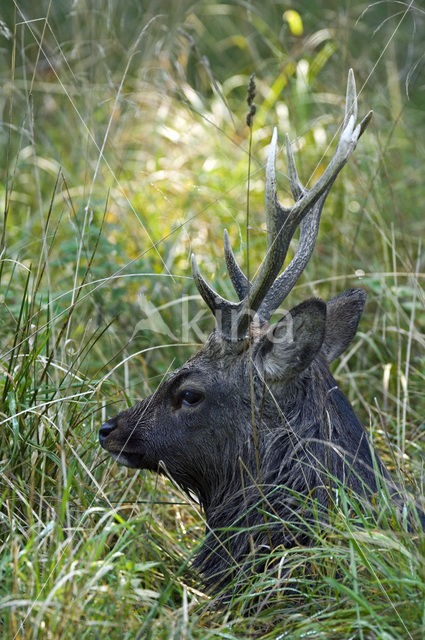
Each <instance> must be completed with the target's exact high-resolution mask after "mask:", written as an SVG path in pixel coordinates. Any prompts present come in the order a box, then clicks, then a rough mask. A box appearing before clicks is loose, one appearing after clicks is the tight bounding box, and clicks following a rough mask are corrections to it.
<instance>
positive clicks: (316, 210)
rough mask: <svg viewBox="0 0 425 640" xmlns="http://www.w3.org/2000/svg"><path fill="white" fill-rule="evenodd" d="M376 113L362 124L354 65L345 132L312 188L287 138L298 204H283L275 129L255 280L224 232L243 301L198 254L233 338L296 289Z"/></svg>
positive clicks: (223, 325) (208, 295) (209, 296)
mask: <svg viewBox="0 0 425 640" xmlns="http://www.w3.org/2000/svg"><path fill="white" fill-rule="evenodd" d="M371 117H372V111H369V113H368V114H367V115H366V116H365V117H364V118H363V120H362V121H361V122H360V123H359V124H358V125H357V126H356V119H357V93H356V84H355V80H354V74H353V71H352V69H350V71H349V73H348V82H347V96H346V103H345V117H344V123H343V126H342V132H341V136H340V138H339V141H338V144H337V148H336V150H335V153H334V155H333V157H332V159H331V161H330V162H329V164H328V166H327V167H326V169H325V171H324V172H323V174H322V175H321V176H320V178H319V179H318V180H317V182H316V183H315V184H314V185H313V186H312V187H311V188H310V189H306V188H305V187H304V186H303V185H302V183H301V181H300V179H299V177H298V173H297V169H296V166H295V161H294V156H293V154H292V150H291V145H290V142H289V138H288V136H286V157H287V163H288V177H289V184H290V187H291V191H292V195H293V196H294V199H295V203H294V204H293V205H292V207H283V206H282V205H281V203H280V202H279V200H278V197H277V192H276V177H275V162H276V145H277V129H276V128H275V129H274V130H273V135H272V140H271V143H270V150H269V155H268V159H267V164H266V186H265V209H266V222H267V253H266V257H265V258H264V261H263V263H262V265H261V268H260V272H259V273H258V275H257V277H256V278H255V280H254V282H253V283H252V284H251V283H250V282H248V279H247V278H246V276H245V275H244V273H243V272H242V270H241V269H240V267H239V265H238V264H237V262H236V259H235V257H234V255H233V252H232V249H231V247H230V242H229V238H228V235H227V232H226V231H225V235H224V251H225V258H226V264H227V269H228V272H229V275H230V278H231V281H232V284H233V286H234V288H235V291H236V293H237V294H238V297H239V300H240V302H238V303H237V302H231V301H230V300H226V299H225V298H222V297H221V296H220V295H219V294H217V293H216V292H215V291H214V289H212V287H210V285H209V284H207V282H206V281H205V280H204V278H203V277H202V276H201V274H200V272H199V269H198V266H197V263H196V259H195V256H194V255H193V254H192V273H193V277H194V280H195V283H196V286H197V287H198V290H199V293H200V294H201V296H202V298H203V299H204V300H205V302H206V303H207V304H208V306H209V307H210V309H211V311H212V312H213V314H214V316H215V318H216V321H217V324H218V326H219V328H220V330H221V332H222V333H223V335H224V336H225V337H226V338H228V339H231V340H234V339H241V338H243V337H244V336H245V334H246V331H247V329H248V326H249V323H250V321H251V320H252V316H253V314H255V313H257V315H258V318H259V320H260V322H262V321H267V320H268V319H269V318H270V316H271V315H272V313H273V312H274V311H275V310H276V309H277V308H278V307H279V305H280V304H281V303H282V301H283V300H284V299H285V298H286V296H287V295H288V293H289V292H290V291H291V289H292V288H293V287H294V285H295V283H296V282H297V280H298V278H299V277H300V275H301V273H302V272H303V270H304V269H305V267H306V265H307V263H308V261H309V260H310V257H311V255H312V253H313V249H314V245H315V242H316V238H317V233H318V230H319V223H320V215H321V212H322V209H323V205H324V203H325V200H326V197H327V195H328V193H329V191H330V189H331V187H332V185H333V183H334V181H335V179H336V177H337V175H338V173H339V172H340V171H341V169H342V167H343V166H344V165H345V163H346V162H347V160H348V158H349V157H350V155H351V153H352V152H353V151H354V149H355V148H356V145H357V142H358V140H359V138H360V136H361V135H362V134H363V132H364V130H365V129H366V127H367V125H368V123H369V121H370V119H371ZM298 226H300V239H299V243H298V248H297V251H296V253H295V255H294V257H293V259H292V261H291V262H290V264H289V265H288V266H287V267H286V269H285V271H284V272H283V273H282V274H281V275H280V276H279V272H280V270H281V268H282V266H283V263H284V261H285V258H286V256H287V253H288V249H289V245H290V242H291V239H292V237H293V235H294V233H295V231H296V229H297V227H298Z"/></svg>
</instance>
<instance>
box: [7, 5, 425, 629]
mask: <svg viewBox="0 0 425 640" xmlns="http://www.w3.org/2000/svg"><path fill="white" fill-rule="evenodd" d="M310 4H311V3H310ZM319 5H320V6H319ZM288 8H292V7H289V5H286V4H285V3H270V6H268V7H266V8H264V7H263V6H262V5H261V6H260V4H259V3H255V2H254V3H252V5H251V7H250V8H249V9H248V8H247V7H246V6H245V5H244V4H243V3H237V2H235V3H221V4H215V3H210V2H200V3H198V4H197V5H196V6H192V5H191V4H190V3H185V2H182V3H175V4H174V3H172V4H171V3H170V5H169V3H162V2H151V3H150V4H147V3H146V5H145V6H144V12H142V10H141V8H140V7H139V3H132V2H131V3H128V4H127V6H126V8H125V9H123V8H122V7H121V6H118V4H117V5H115V4H114V3H107V2H103V0H98V2H96V3H94V4H93V5H92V4H91V5H90V6H89V4H88V3H87V5H86V4H85V3H77V4H76V5H75V7H74V8H73V9H72V11H71V9H69V8H68V7H67V5H66V4H62V3H55V2H54V3H52V4H48V3H46V6H45V7H43V9H42V10H39V9H37V12H34V11H35V9H34V8H33V7H32V5H31V3H20V2H17V3H16V4H15V6H14V7H13V5H11V6H10V7H6V8H5V9H4V14H3V15H2V16H1V17H2V20H3V22H2V23H1V25H0V26H1V32H2V38H3V40H2V43H1V47H2V48H1V50H0V69H1V74H2V86H3V94H2V97H1V101H2V103H1V106H2V113H3V118H2V125H1V128H0V136H1V141H2V144H3V149H4V150H5V152H4V154H2V160H1V170H2V184H1V186H0V194H1V198H2V204H3V209H4V211H5V215H4V228H3V234H2V239H1V242H2V245H1V250H2V253H1V262H0V283H1V292H0V294H1V316H0V317H1V324H0V338H1V342H0V344H1V350H0V394H1V403H0V427H1V430H0V438H1V460H0V531H1V538H0V541H1V542H0V544H1V546H0V575H1V581H0V620H1V634H2V637H4V638H16V639H18V638H19V639H20V638H22V639H23V638H48V639H53V640H56V639H57V638H61V639H64V640H66V639H67V638H75V637H76V636H77V637H79V638H83V639H86V638H87V639H90V640H91V639H97V638H104V637H108V638H145V637H146V638H148V637H149V638H158V639H159V638H187V639H190V638H199V639H204V638H217V639H218V638H228V639H232V638H238V639H239V638H251V637H252V638H261V639H264V640H266V639H267V640H269V639H270V640H272V639H273V640H277V639H278V638H279V639H281V638H290V639H291V640H293V639H296V638H305V637H314V638H333V639H334V638H341V639H342V638H344V639H346V638H353V639H354V638H356V639H357V638H359V639H361V640H369V639H372V638H380V639H383V640H389V639H393V638H394V639H396V638H397V639H398V638H414V639H416V638H422V637H423V633H424V625H425V620H424V615H425V613H424V611H425V608H424V603H425V599H424V585H425V567H424V557H425V556H424V537H423V534H422V533H421V532H418V531H416V532H413V533H412V532H409V531H407V528H406V526H405V525H404V524H403V523H397V522H393V521H392V520H391V518H389V521H388V522H386V523H385V522H384V523H383V522H377V521H376V520H377V518H376V515H374V514H373V513H370V514H368V515H366V516H365V515H364V514H363V515H362V514H361V513H360V512H358V513H356V512H354V514H353V511H352V509H353V508H354V506H355V505H351V507H350V506H349V504H347V501H348V503H349V502H350V499H349V497H347V496H345V495H344V492H343V490H342V488H341V495H340V504H339V506H338V509H336V511H335V513H334V514H333V515H332V519H331V522H330V524H329V527H328V528H327V530H326V531H325V532H323V531H322V530H321V529H319V528H318V527H314V526H313V531H312V534H313V538H314V541H313V544H312V546H311V548H309V549H305V548H295V549H292V550H287V551H285V550H277V551H276V556H275V557H271V558H269V562H270V564H273V563H275V565H277V566H278V567H279V563H280V562H283V561H284V562H285V563H287V564H288V565H289V566H290V567H291V570H292V574H291V575H292V576H294V577H295V578H296V583H297V592H291V591H290V590H288V585H287V584H285V581H284V580H283V579H282V575H281V574H280V575H279V571H277V572H276V571H273V572H270V573H266V574H262V575H259V576H258V577H257V578H256V579H255V580H254V581H253V583H252V584H251V585H250V587H249V589H248V590H246V591H243V592H242V593H241V594H240V595H239V596H238V597H237V598H236V599H235V602H234V603H233V605H232V607H230V608H229V607H221V608H214V607H213V606H212V605H211V602H210V600H209V597H208V596H207V595H206V594H204V593H203V591H202V585H201V583H200V581H199V579H198V578H197V576H196V575H194V572H193V571H192V570H191V568H190V560H191V558H192V557H193V554H194V552H195V550H196V546H197V544H198V543H199V541H200V539H201V538H202V536H203V529H204V527H203V522H202V515H201V514H199V513H198V510H197V508H196V506H195V505H192V504H189V503H188V500H187V498H186V497H185V496H183V495H182V494H181V493H180V492H179V490H178V489H177V488H176V487H174V486H173V485H172V484H171V483H170V482H169V481H167V480H165V479H163V478H158V477H155V476H153V475H149V474H147V473H145V472H141V473H136V472H133V471H130V470H126V469H124V468H121V467H118V466H117V465H116V464H115V463H114V462H113V461H112V460H110V459H107V458H106V456H105V455H104V454H103V453H102V451H101V450H100V447H99V446H98V444H97V431H98V428H99V426H100V424H101V423H102V422H103V420H104V418H105V416H107V415H113V414H115V413H116V412H117V411H118V410H119V409H121V408H124V407H126V406H129V405H130V404H132V403H133V402H134V400H135V399H136V398H137V397H140V396H143V395H145V394H146V393H148V392H150V391H151V390H152V389H154V388H155V387H156V386H157V384H158V382H159V381H160V380H161V378H162V377H163V376H164V375H166V373H167V371H169V370H170V369H173V368H175V367H177V366H179V364H181V363H182V362H184V361H185V359H186V358H187V357H188V356H189V355H190V354H191V353H193V351H194V349H195V348H196V344H198V343H200V342H202V337H203V335H207V333H208V331H209V330H210V329H211V327H212V322H211V319H210V317H209V315H208V313H207V312H206V310H205V309H204V307H203V305H202V304H201V302H200V301H199V299H198V297H197V295H196V291H195V289H194V287H193V283H192V280H191V278H190V277H189V266H188V255H189V253H190V251H192V250H194V251H195V252H196V254H197V257H198V261H199V263H201V264H202V272H203V273H205V275H206V276H208V277H209V278H210V279H211V281H213V282H214V284H215V286H216V288H217V289H218V290H219V291H222V292H223V293H224V295H226V296H230V295H231V293H230V285H229V282H228V278H227V277H226V275H225V272H224V271H225V270H224V265H223V260H222V243H221V239H222V230H223V228H224V227H227V228H228V229H229V233H230V235H231V238H232V242H233V246H234V247H235V251H236V254H237V255H238V257H239V259H240V262H241V263H242V264H246V257H247V256H246V246H245V242H244V239H245V218H246V181H247V165H248V154H247V149H248V132H247V129H246V127H245V126H244V124H243V122H244V116H245V111H246V105H245V104H244V95H245V90H246V86H247V82H248V78H249V76H250V74H251V73H252V72H253V71H254V72H255V73H256V76H257V90H258V94H257V97H256V102H257V105H258V113H257V115H256V117H255V121H254V122H255V124H254V131H253V157H252V161H251V162H252V165H251V182H250V188H251V191H250V210H251V216H252V222H251V224H252V227H253V229H252V231H251V232H250V256H249V259H250V264H251V265H257V264H259V262H260V260H261V257H262V254H263V251H264V246H265V237H264V235H265V234H264V219H263V216H264V214H263V190H264V175H263V166H264V162H265V157H266V152H267V145H268V142H269V139H270V134H271V129H272V126H273V124H276V123H278V124H279V136H280V143H282V142H283V133H284V132H285V131H288V132H289V134H290V136H291V139H293V140H295V139H296V141H297V144H296V147H297V153H296V159H297V163H298V166H299V168H300V173H301V176H302V178H303V179H304V180H307V179H308V178H309V177H312V179H314V176H315V175H317V174H318V173H320V171H321V169H322V167H323V166H324V165H325V163H326V159H327V158H328V157H330V154H331V153H332V150H333V145H334V143H333V142H332V140H333V136H334V134H335V133H336V131H337V127H338V126H339V124H340V119H341V108H342V103H343V93H344V86H345V76H346V71H347V68H348V66H350V65H353V66H354V67H355V72H356V76H357V80H358V85H359V88H361V95H360V109H361V111H363V112H366V111H367V110H368V109H369V108H370V107H373V108H374V110H375V119H374V123H373V124H372V125H371V126H370V128H369V129H368V132H367V133H366V134H365V136H364V137H363V138H362V139H361V142H360V144H359V147H358V149H357V150H356V152H355V154H354V156H353V158H352V160H350V164H349V166H348V167H347V168H345V169H344V171H343V174H342V175H341V176H340V177H339V178H338V181H337V183H336V184H335V187H334V192H333V194H331V197H330V198H329V202H328V204H327V206H326V209H325V212H324V216H323V220H322V226H321V231H320V234H319V240H318V245H317V248H316V252H315V255H314V256H313V258H312V260H311V262H310V264H309V266H308V269H307V271H306V273H305V275H304V276H303V278H302V280H301V281H300V283H299V285H298V286H297V288H296V290H295V291H294V294H293V299H291V303H293V304H296V303H297V302H299V301H300V300H302V299H304V298H307V297H309V296H311V295H318V296H320V297H322V298H325V299H326V298H328V297H330V296H332V295H334V294H335V293H337V292H339V291H342V290H343V289H344V288H347V287H348V286H358V285H360V286H364V287H365V288H366V289H367V291H368V303H367V308H366V312H365V315H364V317H363V319H362V321H361V325H360V330H359V332H358V335H357V338H356V340H355V342H354V343H353V345H352V347H351V348H350V350H349V351H348V352H347V353H346V354H345V355H344V356H343V357H342V358H341V359H340V361H339V362H338V363H337V366H336V370H335V373H336V376H337V378H338V381H339V382H340V384H341V387H342V389H343V390H344V392H345V393H346V394H347V395H348V397H349V398H350V401H351V402H352V404H353V405H354V407H355V409H356V411H357V413H358V414H359V415H360V416H361V418H362V420H363V423H364V424H365V425H366V426H367V427H368V429H369V431H370V433H371V437H372V438H373V440H374V442H375V444H376V446H377V448H378V449H379V451H380V452H381V453H382V454H383V458H384V460H385V461H386V463H387V464H388V466H389V467H390V468H391V469H392V471H393V472H394V474H395V475H396V476H398V477H399V478H401V480H402V481H405V480H406V481H407V482H409V483H410V485H411V486H413V488H414V492H415V493H416V495H418V496H421V495H423V460H424V454H425V445H424V439H423V433H422V432H423V415H424V412H425V411H424V410H425V394H424V392H423V389H424V382H425V380H424V371H425V366H424V365H425V358H424V348H423V347H424V334H425V313H424V299H425V298H424V288H423V278H424V268H423V264H424V258H423V256H424V253H423V251H424V248H423V243H422V242H421V236H422V235H423V233H422V232H423V221H422V211H421V205H420V204H419V203H421V202H423V201H424V198H425V193H424V186H423V179H422V174H423V164H424V162H423V160H424V158H423V156H424V149H423V145H422V143H421V135H420V133H421V131H422V129H421V127H423V117H422V116H423V108H424V104H425V99H424V96H423V90H422V85H421V79H420V70H421V65H420V59H421V58H420V56H421V48H420V43H421V42H422V41H423V40H421V34H422V33H423V30H424V18H423V14H422V13H421V11H420V10H419V9H418V8H415V7H414V6H413V7H411V8H410V10H409V11H408V12H404V13H399V11H400V9H401V10H403V9H404V8H403V7H399V6H397V7H395V6H393V5H386V6H385V7H384V6H381V5H373V6H371V7H370V8H369V9H368V10H367V11H366V13H365V14H362V9H363V7H360V6H358V5H355V4H354V3H352V4H351V3H348V5H347V6H345V7H344V8H342V7H341V8H339V9H335V8H332V9H331V8H329V7H328V6H327V5H326V7H325V5H324V4H323V5H322V3H318V7H317V8H309V3H300V7H299V9H298V10H299V13H300V17H301V19H302V23H303V26H304V32H303V34H301V35H294V34H293V33H291V30H290V25H289V22H288V19H287V18H285V19H283V18H282V14H283V12H284V11H285V10H286V9H288ZM38 11H41V13H38ZM155 16H158V17H156V18H155V20H154V21H153V22H152V23H151V24H150V26H149V27H147V24H148V22H149V20H151V19H152V18H154V17H155ZM402 18H403V19H402ZM356 21H357V22H356ZM413 24H414V27H413ZM145 27H146V29H145V31H143V29H144V28H145ZM179 28H183V31H184V33H182V32H181V31H179ZM185 34H189V35H190V37H191V38H192V39H193V40H190V38H189V39H188V38H187V36H186V35H185ZM193 43H195V44H196V47H193V46H191V45H193ZM407 90H408V95H407V93H406V91H407ZM329 146H330V148H329ZM320 159H321V160H320ZM318 160H320V163H319V164H318ZM278 168H279V171H280V177H279V181H280V183H279V190H280V193H281V196H282V199H283V200H284V201H285V200H286V199H288V198H289V196H288V187H287V183H286V178H285V175H284V172H285V165H284V160H283V158H282V154H280V156H279V158H278ZM288 201H289V200H288ZM157 309H159V312H158V311H156V310H157ZM194 318H197V324H196V326H197V327H198V329H197V331H195V330H194V328H193V327H194V326H195V325H194V323H193V320H194ZM182 319H183V320H182ZM190 321H192V325H189V328H188V323H189V322H190ZM191 327H192V328H191ZM158 329H159V330H158ZM350 509H351V510H350ZM378 525H379V526H378ZM312 575H313V576H314V579H312ZM255 594H258V597H257V598H256V600H255V602H256V603H258V604H257V606H256V607H255V608H254V609H253V608H252V606H251V608H250V603H252V601H253V595H255Z"/></svg>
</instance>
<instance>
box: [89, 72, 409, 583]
mask: <svg viewBox="0 0 425 640" xmlns="http://www.w3.org/2000/svg"><path fill="white" fill-rule="evenodd" d="M357 110H358V107H357V93H356V85H355V79H354V74H353V71H352V70H351V69H350V71H349V73H348V82H347V91H346V100H345V115H344V121H343V125H342V128H341V133H340V136H339V140H338V143H337V146H336V150H335V152H334V155H333V157H332V159H331V160H330V162H329V164H328V166H327V167H326V169H325V170H324V172H323V173H322V175H321V176H320V177H319V178H318V179H317V181H316V182H315V184H313V186H311V187H310V188H306V187H305V186H304V185H303V183H302V182H301V180H300V178H299V176H298V172H297V168H296V165H295V160H294V156H293V152H292V149H291V143H290V140H289V137H288V135H286V144H285V147H286V158H287V169H288V179H289V185H290V188H291V192H292V195H293V199H294V204H293V205H292V206H290V207H286V206H283V205H282V204H281V203H280V201H279V199H278V196H277V187H276V169H275V164H276V152H277V129H276V128H274V130H273V135H272V138H271V143H270V149H269V153H268V158H267V162H266V167H265V216H266V223H267V251H266V254H265V258H264V260H263V262H262V264H261V267H260V268H259V270H258V271H257V275H256V277H255V278H254V279H253V281H252V282H251V281H250V280H249V279H248V277H247V276H246V275H245V273H244V272H243V270H242V269H241V268H240V266H239V264H238V263H237V260H236V257H235V255H234V253H233V250H232V248H231V244H230V239H229V235H228V233H227V230H225V231H224V256H225V262H226V267H227V271H228V274H229V277H230V280H231V283H232V285H233V287H234V290H235V292H236V295H237V297H238V301H237V302H235V301H231V300H227V299H225V298H223V297H222V296H221V295H220V294H219V293H217V292H216V291H215V290H214V289H213V288H212V286H211V285H210V284H209V283H208V282H207V281H206V280H205V279H204V278H203V276H202V275H201V273H200V270H199V268H198V264H197V261H196V258H195V256H194V255H193V254H192V257H191V266H192V274H193V279H194V281H195V284H196V287H197V289H198V291H199V294H200V296H201V297H202V299H203V300H204V302H205V303H206V304H207V306H208V307H209V309H210V310H211V312H212V314H213V316H214V318H215V328H214V330H213V331H212V333H211V334H210V335H209V337H208V339H207V340H206V342H205V344H204V345H203V346H202V347H201V348H200V349H199V350H198V351H197V353H195V354H194V355H193V356H192V357H191V358H190V359H189V360H188V361H187V362H186V363H185V364H183V366H182V367H180V368H179V369H178V370H177V371H174V372H172V373H171V374H170V375H169V376H168V377H167V378H166V379H165V380H164V381H162V382H161V383H160V384H159V386H158V388H157V389H156V390H155V391H154V393H152V394H151V395H149V396H148V397H146V398H144V399H142V400H141V401H139V402H137V403H136V404H135V405H134V406H132V407H130V408H127V409H125V410H124V411H122V412H121V413H119V414H118V415H116V416H115V417H113V418H110V419H109V420H108V421H107V422H106V423H105V424H104V425H103V426H102V427H101V428H100V431H99V441H100V445H101V446H102V447H103V448H104V449H105V450H106V451H107V452H108V453H109V454H110V455H111V456H112V458H114V459H115V460H116V461H117V462H118V463H120V464H123V465H125V466H127V467H131V468H134V469H147V470H149V471H152V472H157V473H165V474H167V475H168V476H169V477H170V478H171V479H172V480H173V481H174V482H175V483H177V485H178V486H179V487H181V488H182V489H183V490H184V491H185V492H187V493H188V494H190V495H192V496H193V495H194V496H196V497H197V499H198V501H199V505H200V508H201V509H202V512H203V514H204V517H205V522H206V535H205V537H204V539H203V541H202V543H201V545H200V548H199V550H198V552H197V555H196V557H195V560H194V563H193V564H194V567H195V568H196V569H197V570H198V571H199V572H200V573H201V575H202V577H203V580H204V583H205V585H206V587H207V588H209V589H211V591H213V592H218V591H220V590H222V589H225V588H226V585H228V584H229V583H231V582H232V580H234V579H235V575H236V576H242V577H241V579H242V581H243V579H244V578H243V576H244V575H245V576H246V575H247V573H248V574H249V571H250V570H251V569H250V567H251V568H252V567H253V566H255V567H256V570H258V566H261V567H263V568H264V562H263V563H262V564H261V565H258V564H257V565H256V564H255V557H256V555H258V554H260V556H261V554H263V556H264V554H265V555H266V556H267V554H268V553H271V551H272V550H273V549H276V548H277V547H279V546H281V547H282V548H288V547H293V546H294V545H296V544H308V540H309V532H308V530H307V529H308V528H307V527H306V526H305V522H306V520H308V518H312V517H316V518H317V517H318V518H321V517H323V518H326V515H324V514H325V512H326V510H327V509H328V505H329V501H330V499H331V498H332V495H331V494H332V481H335V480H336V481H337V482H339V483H340V484H341V485H342V486H343V487H345V488H347V490H348V491H349V492H350V493H351V494H352V495H355V496H358V497H359V499H361V500H364V501H366V502H369V503H370V502H371V501H372V497H374V500H375V502H376V499H377V498H376V496H379V494H380V493H381V492H382V490H383V487H386V489H387V490H388V491H389V494H390V495H391V496H397V495H399V492H398V488H397V485H396V484H395V483H394V482H393V481H392V480H391V477H390V474H389V472H388V471H387V469H386V467H385V466H384V464H383V463H382V462H381V460H380V458H379V456H378V453H377V452H376V450H375V449H374V447H373V445H372V444H371V443H370V442H369V439H368V435H367V432H366V430H365V428H364V427H363V426H362V425H361V423H360V422H359V420H358V418H357V417H356V415H355V413H354V411H353V409H352V407H351V405H350V403H349V401H348V399H347V398H346V397H345V396H344V394H343V393H342V391H341V390H340V389H339V386H338V384H337V382H336V381H335V379H334V377H333V376H332V374H331V372H330V365H331V363H332V362H333V361H334V360H335V359H336V358H338V357H339V356H340V355H341V354H342V353H343V352H344V351H345V350H346V349H347V347H348V346H349V344H350V343H351V341H352V340H353V338H354V336H355V334H356V331H357V327H358V324H359V321H360V317H361V315H362V312H363V308H364V305H365V301H366V292H365V291H364V290H362V289H357V288H351V289H348V290H346V291H343V292H341V293H339V294H338V295H336V296H335V297H333V298H332V299H331V300H329V301H327V302H325V301H323V300H321V299H318V298H311V299H308V300H305V301H303V302H301V303H300V304H298V305H297V306H295V307H294V308H292V309H291V310H290V311H288V312H286V313H285V314H284V315H283V317H281V318H280V319H278V320H277V321H276V322H272V321H271V319H272V316H273V315H274V314H275V313H276V310H278V309H279V308H280V307H281V305H282V303H283V302H284V301H285V300H286V299H287V297H288V295H289V294H290V292H291V291H292V289H293V288H294V286H295V284H296V283H297V281H298V280H299V278H300V276H301V274H302V273H303V272H304V270H305V268H306V266H307V264H308V262H309V260H310V258H311V256H312V254H313V250H314V246H315V243H316V238H317V235H318V231H319V224H320V218H321V213H322V209H323V206H324V204H325V200H326V198H327V196H328V194H329V192H330V190H331V188H332V185H333V183H334V182H335V180H336V178H337V176H338V174H339V172H340V171H341V169H342V168H343V167H344V165H345V164H346V163H347V161H348V159H349V157H350V156H351V154H352V153H353V151H354V149H355V148H356V145H357V143H358V141H359V139H360V137H361V136H362V134H363V133H364V131H365V129H366V127H367V125H368V124H369V122H370V119H371V117H372V111H370V112H369V113H368V114H367V115H366V116H365V117H364V118H363V119H362V120H361V121H360V122H359V123H358V124H357ZM297 229H299V240H298V245H297V248H296V251H295V253H294V255H293V258H292V260H291V261H290V262H289V264H288V265H287V266H286V268H285V269H284V270H283V271H282V269H283V266H284V263H285V260H286V257H287V254H288V250H289V248H290V243H291V240H292V238H293V236H294V234H295V232H296V230H297ZM281 271H282V273H281ZM313 501H314V506H313V504H312V502H313ZM321 514H322V515H321Z"/></svg>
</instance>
